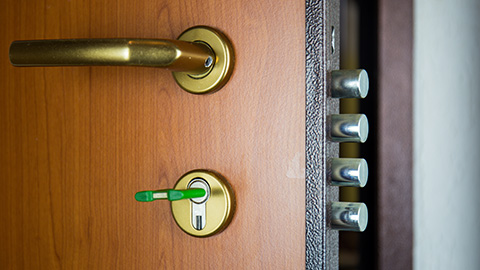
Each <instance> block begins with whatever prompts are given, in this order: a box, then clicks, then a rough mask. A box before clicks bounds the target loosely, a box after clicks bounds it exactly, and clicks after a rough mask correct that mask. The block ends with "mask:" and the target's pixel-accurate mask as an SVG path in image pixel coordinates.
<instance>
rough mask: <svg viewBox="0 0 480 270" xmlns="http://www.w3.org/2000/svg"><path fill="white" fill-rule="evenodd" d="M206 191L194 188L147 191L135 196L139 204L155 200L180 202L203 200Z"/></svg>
mask: <svg viewBox="0 0 480 270" xmlns="http://www.w3.org/2000/svg"><path fill="white" fill-rule="evenodd" d="M205 194H206V191H205V190H204V189H201V188H192V189H186V190H175V189H163V190H145V191H139V192H137V193H136V194H135V199H136V200H137V201H139V202H152V201H154V200H165V199H167V200H169V201H171V202H172V201H178V200H183V199H193V198H201V197H203V196H205Z"/></svg>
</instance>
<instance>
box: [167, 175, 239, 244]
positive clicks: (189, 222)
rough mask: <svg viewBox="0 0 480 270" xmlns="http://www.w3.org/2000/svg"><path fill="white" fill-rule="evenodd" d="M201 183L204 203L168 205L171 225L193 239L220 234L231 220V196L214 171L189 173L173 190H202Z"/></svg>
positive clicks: (232, 207)
mask: <svg viewBox="0 0 480 270" xmlns="http://www.w3.org/2000/svg"><path fill="white" fill-rule="evenodd" d="M202 183H206V184H207V185H208V187H209V190H207V194H206V195H205V196H206V200H205V201H203V198H197V199H190V200H179V201H172V202H171V208H172V214H173V217H174V219H175V222H176V223H177V224H178V226H179V227H180V228H181V229H182V230H183V231H184V232H186V233H188V234H190V235H192V236H196V237H207V236H211V235H213V234H216V233H219V232H221V231H222V230H223V229H225V228H226V227H227V226H228V224H229V223H230V221H231V220H232V217H233V213H234V210H235V197H234V193H233V191H232V189H231V187H230V185H229V184H228V183H227V181H226V180H225V178H224V177H223V176H221V175H220V174H218V173H216V172H213V171H208V170H195V171H190V172H188V173H186V174H185V175H183V176H182V177H181V178H180V179H179V180H178V182H177V183H176V184H175V187H174V189H178V190H184V189H189V188H202ZM202 207H204V208H203V209H202ZM203 211H204V212H203Z"/></svg>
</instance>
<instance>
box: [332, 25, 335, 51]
mask: <svg viewBox="0 0 480 270" xmlns="http://www.w3.org/2000/svg"><path fill="white" fill-rule="evenodd" d="M334 53H335V27H333V26H332V54H334Z"/></svg>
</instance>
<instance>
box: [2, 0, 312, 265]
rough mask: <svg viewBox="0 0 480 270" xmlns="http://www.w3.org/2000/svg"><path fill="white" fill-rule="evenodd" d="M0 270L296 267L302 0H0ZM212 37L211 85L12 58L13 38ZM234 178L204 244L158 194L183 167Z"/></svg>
mask: <svg viewBox="0 0 480 270" xmlns="http://www.w3.org/2000/svg"><path fill="white" fill-rule="evenodd" d="M0 25H1V26H0V75H1V78H0V149H1V151H0V183H1V186H2V194H1V196H0V243H1V244H0V268H1V269H300V268H303V267H305V183H304V181H305V173H304V169H305V56H304V55H305V29H304V28H305V26H304V25H305V4H304V1H299V0H295V1H280V2H279V1H249V0H235V1H226V0H224V1H220V0H204V1H193V0H192V1H186V0H171V1H168V2H167V1H153V0H136V1H130V0H128V1H127V0H118V1H114V0H105V1H79V0H68V1H60V0H3V1H1V3H0ZM195 25H208V26H212V27H215V28H218V29H220V30H221V31H223V32H224V33H225V34H226V35H227V36H228V37H229V38H230V39H231V40H232V42H233V44H234V48H235V53H236V60H237V61H236V66H235V70H234V73H233V76H232V78H231V80H230V82H229V83H228V84H227V86H226V87H224V88H223V89H222V90H220V91H219V92H217V93H215V94H211V95H204V96H197V95H192V94H189V93H187V92H184V91H182V90H181V89H180V88H179V87H178V86H177V85H176V84H175V82H174V80H173V78H172V76H171V74H170V73H169V72H168V71H166V70H162V69H155V68H141V67H67V68H61V67H49V68H40V67H37V68H15V67H12V66H11V65H10V63H9V60H8V47H9V45H10V43H11V42H12V41H13V40H22V39H55V38H120V37H132V38H170V39H175V38H176V37H177V36H178V35H179V34H180V33H181V32H182V31H184V30H185V29H187V28H188V27H191V26H195ZM201 168H206V169H213V170H216V171H218V172H220V173H221V174H222V175H224V176H225V177H226V178H227V179H228V180H229V182H230V184H231V185H232V186H233V189H234V192H235V195H236V198H237V209H236V213H235V216H234V218H233V221H232V223H231V224H230V226H229V227H228V228H227V229H226V230H225V231H224V232H222V233H220V234H218V235H215V236H213V237H210V238H205V239H199V238H194V237H191V236H188V235H187V234H185V233H183V232H182V231H181V230H180V229H179V228H178V227H177V225H176V224H175V222H174V220H173V217H172V215H171V212H170V207H169V204H168V203H167V202H155V203H138V202H136V201H135V200H134V194H135V192H136V191H139V190H145V189H160V188H169V187H173V185H174V184H175V182H176V181H177V179H178V178H179V177H180V176H181V175H183V174H184V173H185V172H187V171H189V170H192V169H201Z"/></svg>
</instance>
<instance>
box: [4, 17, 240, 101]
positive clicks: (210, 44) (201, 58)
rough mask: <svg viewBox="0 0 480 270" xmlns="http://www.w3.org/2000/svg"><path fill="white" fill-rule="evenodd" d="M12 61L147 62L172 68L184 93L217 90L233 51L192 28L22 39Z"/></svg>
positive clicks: (208, 31)
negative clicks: (139, 35) (157, 34)
mask: <svg viewBox="0 0 480 270" xmlns="http://www.w3.org/2000/svg"><path fill="white" fill-rule="evenodd" d="M9 56H10V62H11V63H12V65H14V66H18V67H38V66H86V65H90V66H147V67H163V68H166V69H168V70H171V71H173V76H174V77H175V80H176V81H177V83H178V84H179V85H180V87H182V88H183V89H185V90H186V91H188V92H191V93H194V94H202V93H207V92H210V91H216V90H218V89H220V88H221V87H222V86H224V85H225V83H226V82H227V81H228V79H229V78H230V75H231V73H232V71H233V58H234V57H233V49H232V45H231V44H230V42H229V40H228V39H227V38H226V36H225V35H223V34H222V33H220V32H219V31H217V30H215V29H213V28H210V27H206V26H196V27H192V28H190V29H187V30H186V31H185V32H183V33H182V34H181V35H180V37H179V38H178V40H168V39H125V38H123V39H56V40H21V41H13V42H12V44H11V45H10V51H9Z"/></svg>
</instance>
